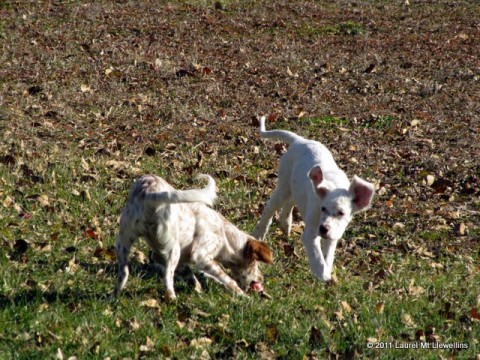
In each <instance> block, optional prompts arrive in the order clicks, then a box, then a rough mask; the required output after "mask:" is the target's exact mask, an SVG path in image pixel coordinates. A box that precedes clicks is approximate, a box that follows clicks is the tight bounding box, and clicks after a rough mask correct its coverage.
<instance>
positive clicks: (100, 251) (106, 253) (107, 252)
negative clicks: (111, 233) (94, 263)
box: [93, 247, 117, 261]
mask: <svg viewBox="0 0 480 360" xmlns="http://www.w3.org/2000/svg"><path fill="white" fill-rule="evenodd" d="M93 257H96V258H99V259H105V260H110V261H114V260H116V258H117V254H116V253H115V250H114V249H113V248H112V249H105V248H101V247H97V248H96V249H95V251H94V252H93Z"/></svg>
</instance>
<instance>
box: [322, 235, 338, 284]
mask: <svg viewBox="0 0 480 360" xmlns="http://www.w3.org/2000/svg"><path fill="white" fill-rule="evenodd" d="M321 242H322V244H321V245H322V253H323V256H324V258H325V262H326V268H325V274H326V275H327V276H328V277H329V278H331V277H332V271H333V260H334V259H335V250H336V249H337V243H338V240H330V239H323V238H322V239H321Z"/></svg>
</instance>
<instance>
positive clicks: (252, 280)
mask: <svg viewBox="0 0 480 360" xmlns="http://www.w3.org/2000/svg"><path fill="white" fill-rule="evenodd" d="M259 261H261V262H264V263H267V264H270V263H271V262H272V252H271V250H270V248H269V247H268V245H267V244H265V243H264V242H261V241H258V240H256V239H254V238H253V237H252V238H249V240H248V241H247V243H246V244H245V247H244V249H243V263H242V264H241V265H240V266H237V267H235V268H232V269H231V270H232V277H233V278H234V279H235V280H236V281H237V283H238V285H239V286H240V288H242V289H243V290H245V291H249V290H252V291H259V290H258V289H260V290H263V285H262V283H263V274H262V272H261V271H260V268H259V267H258V262H259Z"/></svg>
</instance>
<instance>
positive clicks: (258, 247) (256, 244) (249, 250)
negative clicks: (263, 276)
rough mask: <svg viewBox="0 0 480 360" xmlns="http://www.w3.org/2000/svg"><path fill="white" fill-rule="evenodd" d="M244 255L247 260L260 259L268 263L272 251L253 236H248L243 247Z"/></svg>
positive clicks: (270, 259)
mask: <svg viewBox="0 0 480 360" xmlns="http://www.w3.org/2000/svg"><path fill="white" fill-rule="evenodd" d="M244 256H245V259H246V260H247V261H255V260H257V261H261V262H264V263H266V264H270V263H271V262H272V251H271V250H270V248H269V247H268V245H267V244H265V243H264V242H262V241H258V240H256V239H254V238H253V237H252V238H250V239H249V240H248V241H247V243H246V245H245V249H244Z"/></svg>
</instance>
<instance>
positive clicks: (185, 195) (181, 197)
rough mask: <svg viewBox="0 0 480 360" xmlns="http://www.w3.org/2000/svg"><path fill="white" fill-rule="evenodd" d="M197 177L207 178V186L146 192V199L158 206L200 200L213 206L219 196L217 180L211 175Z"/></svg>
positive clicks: (198, 177)
mask: <svg viewBox="0 0 480 360" xmlns="http://www.w3.org/2000/svg"><path fill="white" fill-rule="evenodd" d="M197 179H206V180H207V182H208V183H207V186H205V187H204V188H202V189H189V190H170V191H160V192H152V193H147V194H146V200H147V201H149V202H151V203H154V204H155V205H156V206H160V205H164V204H178V203H193V202H200V203H204V204H207V205H210V206H212V205H213V203H214V201H215V199H216V198H217V191H216V186H215V180H214V179H213V178H212V177H211V176H210V175H204V174H200V175H198V176H197Z"/></svg>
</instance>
